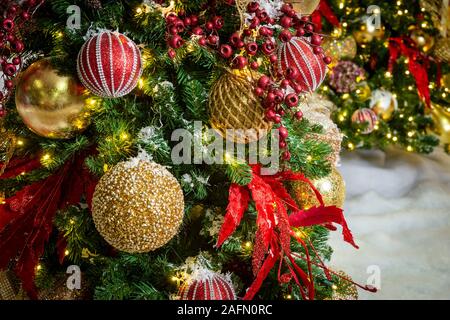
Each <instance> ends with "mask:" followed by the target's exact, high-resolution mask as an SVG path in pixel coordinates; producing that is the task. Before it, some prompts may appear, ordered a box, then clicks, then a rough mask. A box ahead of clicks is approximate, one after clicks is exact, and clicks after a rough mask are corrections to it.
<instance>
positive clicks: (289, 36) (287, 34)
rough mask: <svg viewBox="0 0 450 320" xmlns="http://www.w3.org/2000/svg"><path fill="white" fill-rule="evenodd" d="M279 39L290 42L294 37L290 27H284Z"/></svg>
mask: <svg viewBox="0 0 450 320" xmlns="http://www.w3.org/2000/svg"><path fill="white" fill-rule="evenodd" d="M279 39H280V40H281V41H282V42H289V41H291V39H292V33H291V32H290V31H289V30H288V29H284V30H283V31H281V33H280V35H279Z"/></svg>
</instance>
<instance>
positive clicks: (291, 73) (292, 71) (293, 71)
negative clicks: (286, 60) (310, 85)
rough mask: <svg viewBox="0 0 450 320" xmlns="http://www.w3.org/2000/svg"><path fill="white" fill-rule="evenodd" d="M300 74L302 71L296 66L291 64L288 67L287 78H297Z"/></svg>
mask: <svg viewBox="0 0 450 320" xmlns="http://www.w3.org/2000/svg"><path fill="white" fill-rule="evenodd" d="M299 76H300V71H298V68H297V67H295V66H290V67H288V68H287V69H286V78H287V79H289V80H296V79H297V78H298V77H299Z"/></svg>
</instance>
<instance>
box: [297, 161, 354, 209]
mask: <svg viewBox="0 0 450 320" xmlns="http://www.w3.org/2000/svg"><path fill="white" fill-rule="evenodd" d="M312 182H313V184H314V186H315V187H316V188H317V190H318V191H319V192H320V194H321V195H322V198H323V202H324V203H325V205H326V206H336V207H338V208H342V207H343V206H344V201H345V181H344V179H343V178H342V176H341V174H340V173H339V171H338V170H337V169H336V168H333V169H332V171H331V173H330V174H329V175H328V176H326V177H324V178H321V179H316V180H313V181H312ZM290 189H291V193H292V195H293V197H294V199H295V200H296V201H297V203H298V205H299V206H300V207H301V208H302V209H305V210H307V209H310V208H312V207H318V206H319V205H320V203H319V200H317V198H316V195H315V194H314V191H313V190H312V189H311V187H310V186H309V185H308V184H307V183H305V182H302V181H296V182H292V183H291V188H290Z"/></svg>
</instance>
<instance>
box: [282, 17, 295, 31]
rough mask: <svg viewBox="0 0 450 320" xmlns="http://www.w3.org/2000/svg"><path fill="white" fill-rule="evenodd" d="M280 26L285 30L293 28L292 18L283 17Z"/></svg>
mask: <svg viewBox="0 0 450 320" xmlns="http://www.w3.org/2000/svg"><path fill="white" fill-rule="evenodd" d="M280 24H281V26H282V27H283V28H290V27H291V26H292V18H291V17H288V16H283V17H282V18H281V20H280Z"/></svg>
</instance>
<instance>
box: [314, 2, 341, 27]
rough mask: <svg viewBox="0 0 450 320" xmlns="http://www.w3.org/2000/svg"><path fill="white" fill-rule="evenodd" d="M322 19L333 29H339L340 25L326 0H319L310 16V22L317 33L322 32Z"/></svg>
mask: <svg viewBox="0 0 450 320" xmlns="http://www.w3.org/2000/svg"><path fill="white" fill-rule="evenodd" d="M322 17H324V18H325V19H326V20H327V21H328V22H329V23H330V24H331V25H333V26H334V27H340V25H341V24H340V23H339V19H338V18H337V17H336V15H335V14H334V12H333V10H332V9H331V7H330V5H329V4H328V2H327V1H326V0H321V1H320V3H319V7H318V8H317V9H316V10H315V11H314V12H313V13H312V15H311V19H312V22H313V23H314V24H315V25H316V27H317V30H318V31H321V30H322Z"/></svg>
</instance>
